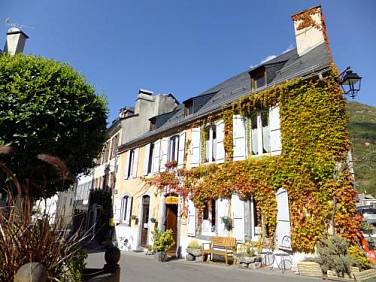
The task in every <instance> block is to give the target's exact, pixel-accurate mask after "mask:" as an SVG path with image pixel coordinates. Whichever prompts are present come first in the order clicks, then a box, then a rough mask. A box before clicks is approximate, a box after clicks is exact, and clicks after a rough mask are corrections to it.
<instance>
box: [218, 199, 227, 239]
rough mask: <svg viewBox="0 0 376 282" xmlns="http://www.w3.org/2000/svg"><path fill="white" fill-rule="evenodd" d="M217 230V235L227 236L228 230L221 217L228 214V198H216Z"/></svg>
mask: <svg viewBox="0 0 376 282" xmlns="http://www.w3.org/2000/svg"><path fill="white" fill-rule="evenodd" d="M217 215H218V216H217V226H218V228H217V231H218V236H227V235H228V231H227V229H226V227H225V224H224V223H223V220H222V218H223V217H225V216H229V214H228V200H227V199H221V198H220V199H218V200H217Z"/></svg>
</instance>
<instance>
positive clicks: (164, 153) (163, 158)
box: [160, 137, 170, 171]
mask: <svg viewBox="0 0 376 282" xmlns="http://www.w3.org/2000/svg"><path fill="white" fill-rule="evenodd" d="M169 139H170V138H168V137H163V138H162V143H161V164H160V170H161V171H165V170H166V166H165V164H166V163H167V156H168V141H169Z"/></svg>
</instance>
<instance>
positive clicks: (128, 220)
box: [125, 196, 133, 226]
mask: <svg viewBox="0 0 376 282" xmlns="http://www.w3.org/2000/svg"><path fill="white" fill-rule="evenodd" d="M132 204H133V197H131V196H129V197H128V203H127V210H126V211H125V212H126V214H125V215H126V216H125V223H126V224H128V226H131V216H132Z"/></svg>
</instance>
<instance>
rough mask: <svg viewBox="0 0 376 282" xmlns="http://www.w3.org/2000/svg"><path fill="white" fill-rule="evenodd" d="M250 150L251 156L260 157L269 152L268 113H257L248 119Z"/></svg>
mask: <svg viewBox="0 0 376 282" xmlns="http://www.w3.org/2000/svg"><path fill="white" fill-rule="evenodd" d="M249 120H250V121H249V122H248V126H250V140H248V142H250V146H249V147H250V150H251V152H250V153H251V154H252V155H261V154H265V153H269V152H270V127H269V112H268V111H259V112H257V113H254V114H253V115H251V116H250V117H249Z"/></svg>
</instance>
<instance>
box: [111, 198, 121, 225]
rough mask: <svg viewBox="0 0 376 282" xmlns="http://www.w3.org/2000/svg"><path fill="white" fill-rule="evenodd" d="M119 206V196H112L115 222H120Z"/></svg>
mask: <svg viewBox="0 0 376 282" xmlns="http://www.w3.org/2000/svg"><path fill="white" fill-rule="evenodd" d="M121 206H122V203H121V198H119V197H118V196H115V198H114V210H113V212H114V221H115V223H120V220H121Z"/></svg>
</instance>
